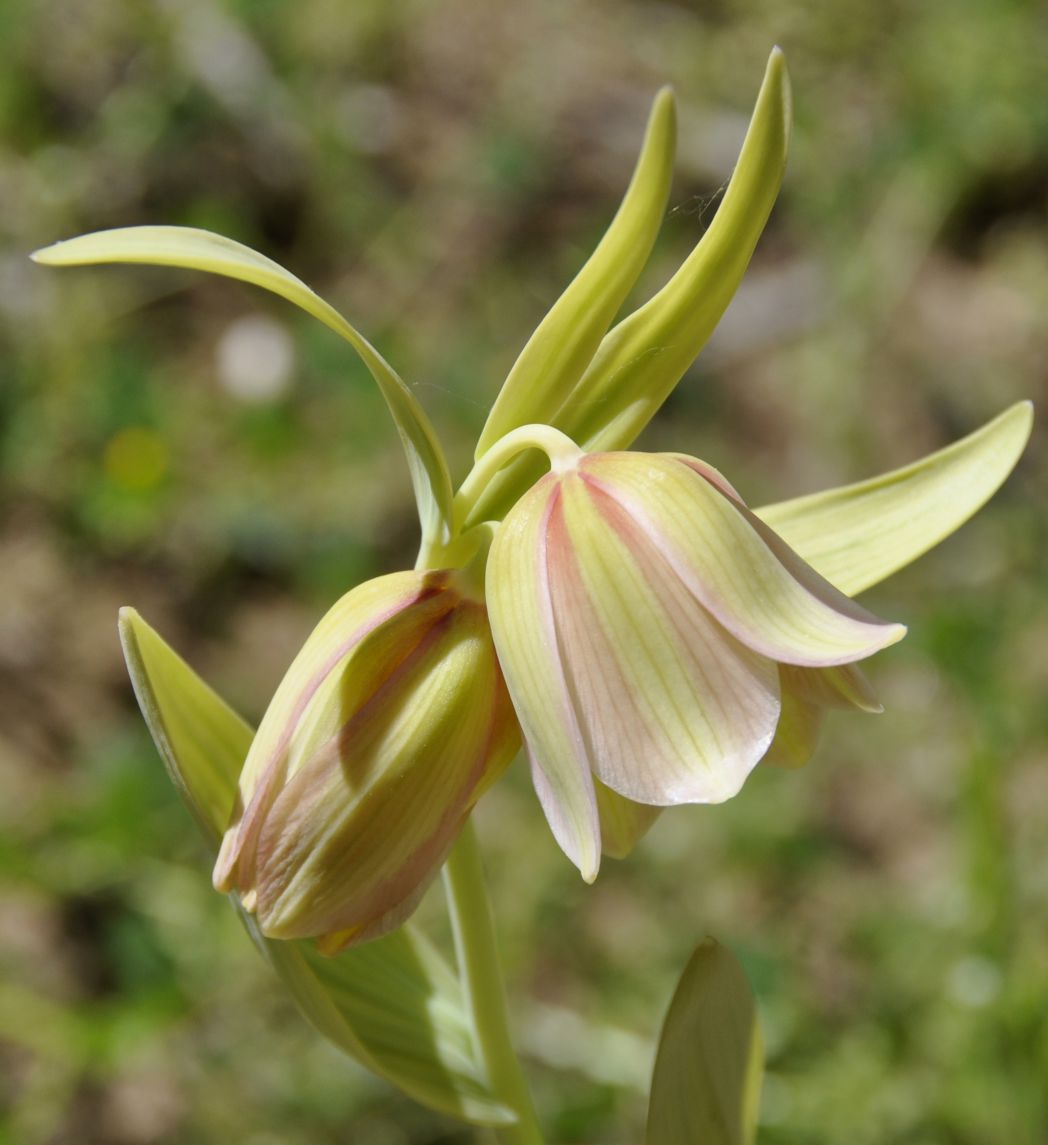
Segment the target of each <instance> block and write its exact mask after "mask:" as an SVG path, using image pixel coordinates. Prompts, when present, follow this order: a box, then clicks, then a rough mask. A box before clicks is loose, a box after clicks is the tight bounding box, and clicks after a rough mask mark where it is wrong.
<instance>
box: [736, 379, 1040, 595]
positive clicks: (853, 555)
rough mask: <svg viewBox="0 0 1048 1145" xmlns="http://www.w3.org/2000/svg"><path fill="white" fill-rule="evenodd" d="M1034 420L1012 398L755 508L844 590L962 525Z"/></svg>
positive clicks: (1026, 405) (886, 572)
mask: <svg viewBox="0 0 1048 1145" xmlns="http://www.w3.org/2000/svg"><path fill="white" fill-rule="evenodd" d="M1032 425H1033V406H1032V404H1031V403H1030V402H1018V403H1017V404H1016V405H1013V406H1011V407H1009V408H1008V409H1006V410H1005V411H1004V413H1002V414H999V415H998V416H997V417H995V418H994V419H993V421H990V422H988V423H987V424H986V425H984V426H983V427H982V428H981V429H977V430H976V431H975V432H974V433H972V434H969V435H968V436H967V437H964V438H962V439H961V440H960V441H956V442H954V443H953V445H948V446H947V447H946V448H945V449H940V450H939V451H938V452H937V453H932V454H930V455H929V456H927V457H924V458H922V459H921V460H920V461H916V462H914V463H913V464H912V465H907V466H904V467H903V468H902V469H895V470H893V471H892V472H890V473H884V474H882V475H881V476H880V477H874V478H871V479H870V480H869V481H860V482H859V483H858V484H855V485H845V486H843V487H841V488H839V489H830V490H827V491H826V492H824V493H815V494H812V495H811V496H808V497H798V498H796V499H794V500H792V501H782V502H779V503H778V504H775V505H766V506H765V507H764V508H762V509H758V510H757V516H759V517H760V518H761V519H762V520H764V521H765V522H767V524H768V525H770V526H771V527H772V528H773V529H774V530H775V532H776V533H778V534H779V536H780V537H782V539H783V540H784V541H785V542H786V543H787V544H788V545H789V546H790V547H791V548H793V549H794V550H795V551H796V552H797V553H799V554H800V555H801V556H802V557H803V558H804V560H806V561H807V562H808V564H810V565H811V566H812V567H813V568H815V569H816V571H818V572H820V573H821V574H822V575H823V576H824V577H825V578H826V579H827V580H828V581H830V583H831V584H834V585H836V586H837V588H839V589H840V590H841V591H842V592H844V593H847V594H848V595H849V596H854V595H855V594H856V593H860V592H862V591H863V590H864V589H867V588H869V587H870V586H871V585H874V584H877V582H878V581H882V580H884V578H885V577H887V576H890V575H891V574H892V573H893V572H896V571H897V570H898V569H901V568H902V567H903V566H904V565H908V564H910V562H911V561H915V560H916V559H917V558H918V557H919V556H921V554H922V553H926V552H927V551H928V550H929V549H930V548H932V547H933V546H935V545H937V544H938V543H939V542H940V541H941V540H943V539H944V538H945V537H948V536H949V535H950V534H951V533H952V532H954V530H955V529H958V528H960V526H961V525H963V524H964V522H965V521H967V520H968V518H969V517H971V516H972V514H973V513H975V512H976V510H977V509H979V508H980V507H981V506H982V505H984V504H985V503H986V502H987V501H988V500H989V499H990V498H991V497H992V496H993V494H994V493H995V492H996V491H997V490H998V489H999V488H1000V486H1001V484H1002V483H1003V482H1004V480H1005V478H1006V477H1007V476H1008V474H1009V473H1011V471H1012V469H1013V468H1014V467H1015V463H1016V462H1017V461H1018V460H1019V457H1020V455H1021V454H1022V451H1023V449H1024V448H1025V446H1026V442H1027V441H1028V440H1029V437H1030V429H1031V427H1032Z"/></svg>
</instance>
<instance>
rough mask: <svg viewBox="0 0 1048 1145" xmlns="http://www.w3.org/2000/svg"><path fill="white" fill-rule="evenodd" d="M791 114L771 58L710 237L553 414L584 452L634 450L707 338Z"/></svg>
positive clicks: (619, 330) (733, 286)
mask: <svg viewBox="0 0 1048 1145" xmlns="http://www.w3.org/2000/svg"><path fill="white" fill-rule="evenodd" d="M790 114H791V112H790V85H789V77H788V75H787V72H786V60H785V57H784V56H783V54H782V52H781V51H780V50H779V49H778V48H775V49H774V50H773V51H772V53H771V56H770V58H769V60H768V66H767V70H766V71H765V75H764V82H763V84H762V85H761V90H760V94H759V95H758V96H757V105H756V107H755V108H754V111H753V117H752V119H751V120H750V126H749V130H748V131H747V133H746V139H745V141H744V142H743V145H742V151H741V152H740V154H739V162H738V164H737V165H736V167H735V171H734V173H733V174H732V177H731V181H730V182H729V183H728V188H727V190H726V191H725V193H724V200H723V202H722V203H721V205H720V208H719V209H718V211H717V213H716V215H715V216H714V218H713V222H712V223H711V224H710V227H709V230H707V231H706V233H705V235H703V237H702V239H701V241H700V242H699V244H698V246H697V247H696V248H695V250H694V251H693V252H692V254H691V255H690V256H689V257H688V259H687V260H686V261H685V262H684V265H683V266H682V267H681V268H680V270H679V271H677V273H676V274H675V275H674V276H673V278H671V279H670V281H669V282H668V283H667V284H666V285H665V286H664V287H663V288H662V290H660V291H659V292H658V294H656V295H655V296H654V297H653V298H652V299H651V300H650V301H648V302H647V303H646V304H645V305H644V306H642V307H641V308H640V309H639V310H637V311H635V312H634V313H633V314H631V315H630V316H629V317H628V318H626V319H624V320H623V321H622V322H620V323H619V324H618V325H617V326H616V327H615V328H614V329H613V330H612V331H611V332H610V333H609V334H608V336H607V337H606V338H605V339H604V341H603V342H602V343H601V346H600V349H599V350H598V351H597V354H596V356H595V358H594V359H593V362H592V363H591V364H590V367H589V369H588V370H587V371H586V373H585V375H584V376H583V378H582V380H581V381H580V382H579V384H578V386H577V387H576V388H575V391H574V392H573V393H572V394H571V396H570V398H569V399H568V401H566V402H565V404H564V406H563V407H562V408H561V410H559V411H558V413H557V416H556V418H555V420H554V424H555V425H556V426H557V428H558V429H562V430H563V431H564V432H565V433H566V434H567V435H568V436H569V437H570V438H572V439H573V440H575V441H577V442H578V443H579V445H581V446H582V447H583V448H585V449H587V450H609V449H625V448H626V447H627V446H629V445H631V444H632V442H633V441H634V440H635V439H636V437H637V435H638V434H639V433H640V431H641V430H642V429H643V428H644V427H645V426H646V425H647V424H648V422H649V421H650V420H651V418H652V416H653V415H654V414H655V411H656V410H658V408H659V407H660V406H661V405H662V403H663V402H664V401H665V400H666V398H667V397H668V396H669V395H670V393H671V392H672V390H673V388H674V386H676V384H677V383H678V382H679V381H680V379H681V377H682V376H683V375H684V371H685V370H687V368H688V367H689V366H690V365H691V363H692V362H693V361H694V360H695V358H696V356H697V355H698V353H699V351H700V350H701V349H702V347H703V346H704V345H705V344H706V340H707V339H708V338H709V336H710V335H711V334H712V333H713V329H714V327H715V326H716V325H717V323H718V322H719V321H720V318H721V315H722V314H723V313H724V311H725V310H726V309H727V308H728V303H729V302H730V301H731V300H732V298H733V296H734V294H735V291H736V290H737V289H738V286H739V283H740V282H741V281H742V276H743V274H744V273H745V272H746V268H747V266H749V263H750V258H751V256H752V255H753V251H754V248H755V247H756V245H757V240H758V239H759V238H760V236H761V232H762V231H763V230H764V224H765V223H766V222H767V219H768V215H769V214H770V213H771V209H772V206H773V205H774V203H775V199H776V197H777V196H778V193H779V187H780V186H781V185H782V176H783V173H784V171H785V170H786V152H787V147H788V145H789V137H790Z"/></svg>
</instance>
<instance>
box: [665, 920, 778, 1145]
mask: <svg viewBox="0 0 1048 1145" xmlns="http://www.w3.org/2000/svg"><path fill="white" fill-rule="evenodd" d="M763 1068H764V1067H763V1051H762V1049H761V1037H760V1029H759V1027H758V1024H757V1011H756V1006H755V1004H754V1001H753V995H752V993H751V992H750V987H749V984H748V983H747V981H746V975H745V974H743V972H742V968H741V967H740V966H739V964H738V962H736V961H735V959H734V958H733V957H732V955H731V954H730V953H729V952H728V951H727V950H726V949H725V948H724V947H723V946H721V945H720V944H719V943H717V942H715V941H714V940H713V939H712V938H707V939H706V940H705V942H703V943H701V944H700V946H699V947H698V949H697V950H696V951H695V953H694V954H693V955H692V957H691V961H690V962H689V963H688V965H687V967H686V968H685V970H684V974H683V975H682V976H681V980H680V982H679V983H678V985H677V990H676V993H675V994H674V995H673V1001H672V1002H671V1003H670V1008H669V1013H667V1015H666V1020H665V1022H664V1023H663V1027H662V1036H661V1037H660V1039H659V1049H658V1054H657V1056H656V1059H655V1072H654V1075H653V1077H652V1082H651V1100H650V1103H649V1107H648V1132H647V1138H646V1140H647V1145H751V1143H752V1142H753V1140H754V1137H755V1135H756V1128H757V1112H758V1106H759V1103H760V1087H761V1077H762V1073H763Z"/></svg>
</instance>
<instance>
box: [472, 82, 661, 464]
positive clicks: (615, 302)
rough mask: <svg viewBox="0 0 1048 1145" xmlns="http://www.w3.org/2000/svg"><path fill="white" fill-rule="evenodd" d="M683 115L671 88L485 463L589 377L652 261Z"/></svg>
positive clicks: (535, 346)
mask: <svg viewBox="0 0 1048 1145" xmlns="http://www.w3.org/2000/svg"><path fill="white" fill-rule="evenodd" d="M675 144H676V112H675V109H674V102H673V93H672V92H671V91H670V89H669V88H663V90H662V91H660V92H659V94H658V96H656V98H655V104H654V106H653V107H652V109H651V115H650V117H649V119H648V128H647V132H646V134H645V137H644V145H643V147H642V148H641V153H640V157H639V158H638V160H637V165H636V167H635V168H634V171H633V178H632V180H631V181H630V185H629V188H628V189H627V191H626V196H625V198H624V199H623V200H622V204H621V205H620V207H619V209H618V213H617V214H616V215H615V218H614V219H613V220H612V222H611V225H610V226H609V227H608V229H607V232H606V233H605V235H604V237H603V238H602V239H601V241H600V244H599V245H598V247H597V249H596V250H595V251H594V252H593V254H592V255H591V256H590V258H589V260H588V261H587V262H586V264H585V266H583V268H582V269H581V270H580V271H579V273H578V275H577V276H576V277H575V279H574V280H573V281H572V283H571V285H570V286H569V287H568V288H567V290H565V291H564V293H563V294H562V295H561V296H560V298H559V299H558V300H557V302H556V303H555V304H554V306H553V308H552V309H551V310H550V312H549V313H548V314H547V315H546V317H545V318H543V320H542V321H541V322H540V323H539V326H538V329H537V330H536V331H535V333H534V334H532V336H531V338H530V340H529V341H528V344H527V345H526V346H525V347H524V349H523V351H522V352H521V354H520V357H519V358H518V359H517V361H516V363H515V365H514V366H513V369H512V370H511V371H510V374H509V377H508V378H507V379H506V382H505V384H504V385H503V387H502V390H501V391H500V392H499V395H498V397H497V398H496V400H495V404H494V406H493V407H492V410H491V413H490V414H489V415H488V420H487V423H486V424H485V426H484V430H483V432H482V433H481V435H480V441H479V442H478V443H477V453H476V455H477V457H480V456H482V455H483V454H484V453H486V452H487V451H488V449H489V448H490V447H491V445H492V444H493V443H494V442H495V441H497V440H498V439H499V438H500V437H502V436H503V435H504V434H506V433H509V432H510V430H513V429H516V428H517V427H518V426H521V425H527V424H529V423H531V422H546V421H549V420H550V418H551V417H552V416H553V414H554V412H555V411H556V410H557V409H558V408H559V407H560V405H561V403H562V402H563V401H564V398H565V396H566V395H567V394H568V393H570V392H571V389H572V387H573V386H574V385H575V383H576V382H577V381H578V380H579V378H580V377H581V376H582V373H583V371H584V370H585V369H586V367H587V366H588V365H589V363H590V359H591V358H592V357H593V355H594V353H595V351H596V349H597V347H598V346H599V345H600V340H601V338H603V337H604V335H605V334H606V333H607V330H608V327H609V326H610V325H611V322H612V319H614V317H615V314H616V313H617V312H618V309H619V307H620V306H621V305H622V304H623V302H624V301H625V299H626V295H627V294H628V293H629V292H630V290H631V289H632V287H633V284H634V283H635V282H636V281H637V276H638V275H639V274H640V272H641V270H642V269H643V267H644V264H645V262H647V260H648V255H649V254H650V253H651V248H652V245H653V244H654V242H655V237H656V235H657V234H658V233H659V226H660V224H661V223H662V217H663V214H664V213H665V210H666V201H667V199H668V198H669V192H670V182H671V180H672V178H673V154H674V148H675Z"/></svg>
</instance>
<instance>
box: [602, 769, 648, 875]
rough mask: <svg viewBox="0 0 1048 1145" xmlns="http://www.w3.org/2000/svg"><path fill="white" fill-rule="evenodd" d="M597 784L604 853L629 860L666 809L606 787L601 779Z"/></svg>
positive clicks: (613, 857) (610, 856)
mask: <svg viewBox="0 0 1048 1145" xmlns="http://www.w3.org/2000/svg"><path fill="white" fill-rule="evenodd" d="M595 787H596V791H597V811H598V812H599V814H600V842H601V846H602V847H603V849H604V854H605V855H607V856H608V857H609V858H612V859H625V858H626V857H627V855H629V854H630V852H632V850H633V848H634V847H635V846H636V845H637V844H638V843H639V842H640V840H641V839H643V838H644V836H645V835H646V834H647V833H648V831H650V830H651V828H652V827H653V826H654V825H655V820H656V819H658V817H659V816H660V815H661V814H662V810H663V809H662V808H661V807H653V806H652V805H651V804H650V803H634V802H633V800H632V799H627V798H626V797H625V796H623V795H619V794H618V792H616V791H612V790H611V788H610V787H605V786H604V784H603V783H601V782H600V780H599V779H598V780H597V782H596V785H595Z"/></svg>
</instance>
